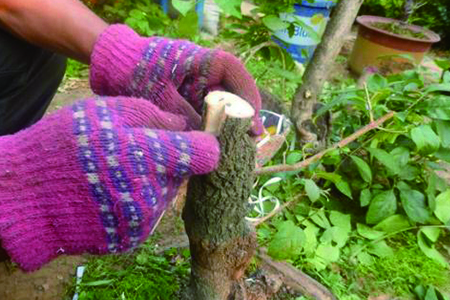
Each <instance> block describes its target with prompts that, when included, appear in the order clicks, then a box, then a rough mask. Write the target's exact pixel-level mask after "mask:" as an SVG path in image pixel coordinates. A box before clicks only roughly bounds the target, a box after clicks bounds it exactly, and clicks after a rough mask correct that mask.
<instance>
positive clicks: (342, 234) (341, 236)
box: [320, 226, 349, 248]
mask: <svg viewBox="0 0 450 300" xmlns="http://www.w3.org/2000/svg"><path fill="white" fill-rule="evenodd" d="M348 238H349V231H347V230H345V229H343V228H341V227H338V226H333V227H331V228H328V229H327V230H325V232H324V233H323V234H322V236H321V237H320V242H321V243H322V244H327V245H331V242H335V243H336V246H337V247H339V248H342V247H344V246H345V243H346V242H347V240H348Z"/></svg>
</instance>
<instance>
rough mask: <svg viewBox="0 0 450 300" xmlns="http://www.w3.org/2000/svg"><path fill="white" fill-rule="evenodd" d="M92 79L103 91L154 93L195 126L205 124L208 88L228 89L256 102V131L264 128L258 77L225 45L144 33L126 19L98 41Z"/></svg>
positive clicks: (146, 95) (138, 94)
mask: <svg viewBox="0 0 450 300" xmlns="http://www.w3.org/2000/svg"><path fill="white" fill-rule="evenodd" d="M90 81H91V86H92V89H93V90H94V92H95V93H97V94H99V95H108V96H116V95H125V96H133V97H143V98H145V99H149V100H151V101H152V102H153V103H155V104H156V105H158V106H159V107H160V108H161V109H163V110H166V111H169V112H172V113H176V114H182V115H185V116H187V117H188V119H189V120H190V122H189V123H190V124H189V125H191V127H192V128H195V129H198V128H200V125H201V118H200V115H201V111H202V108H203V99H204V97H205V96H206V94H207V93H208V92H209V91H211V90H214V89H225V90H227V91H229V92H231V93H234V94H236V95H238V96H240V97H241V98H243V99H245V100H247V101H248V102H249V103H250V104H251V105H252V106H253V107H254V108H255V110H256V117H255V119H254V126H253V128H252V132H253V134H255V135H259V134H261V133H262V124H261V121H260V119H259V118H258V113H259V110H260V108H261V97H260V95H259V92H258V89H257V87H256V85H255V81H254V80H253V78H252V77H251V75H250V74H249V73H248V72H247V71H246V69H245V67H244V66H243V64H242V63H241V62H240V61H239V60H238V59H237V58H236V57H235V56H233V55H232V54H230V53H227V52H224V51H221V50H211V49H207V48H202V47H199V46H197V45H195V44H193V43H190V42H187V41H183V40H170V39H167V38H162V37H152V38H142V37H140V36H139V35H138V34H136V33H135V32H134V31H133V30H132V29H130V28H129V27H127V26H125V25H112V26H110V27H108V28H107V29H106V30H105V31H104V32H103V33H102V34H101V35H100V37H99V39H98V40H97V42H96V45H95V47H94V51H93V54H92V57H91V69H90ZM186 100H187V102H186Z"/></svg>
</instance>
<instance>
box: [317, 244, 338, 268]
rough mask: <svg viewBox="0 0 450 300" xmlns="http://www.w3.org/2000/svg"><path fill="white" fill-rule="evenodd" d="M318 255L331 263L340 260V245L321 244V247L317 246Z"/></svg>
mask: <svg viewBox="0 0 450 300" xmlns="http://www.w3.org/2000/svg"><path fill="white" fill-rule="evenodd" d="M316 255H317V256H318V257H320V258H321V259H323V260H324V261H326V262H328V263H331V262H337V261H338V260H339V256H340V251H339V248H338V247H333V246H331V245H324V244H320V245H319V247H317V250H316Z"/></svg>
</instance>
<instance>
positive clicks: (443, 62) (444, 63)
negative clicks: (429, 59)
mask: <svg viewBox="0 0 450 300" xmlns="http://www.w3.org/2000/svg"><path fill="white" fill-rule="evenodd" d="M434 62H435V63H436V65H437V66H438V67H439V68H441V69H443V70H448V69H450V60H448V59H435V60H434Z"/></svg>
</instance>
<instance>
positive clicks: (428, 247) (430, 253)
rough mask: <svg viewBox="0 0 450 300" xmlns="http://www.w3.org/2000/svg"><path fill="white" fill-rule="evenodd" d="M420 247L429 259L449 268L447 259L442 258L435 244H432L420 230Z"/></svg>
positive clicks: (418, 236)
mask: <svg viewBox="0 0 450 300" xmlns="http://www.w3.org/2000/svg"><path fill="white" fill-rule="evenodd" d="M417 239H418V245H419V248H420V250H422V252H423V253H424V254H425V255H426V256H427V257H428V258H431V259H433V260H434V261H436V262H438V263H439V264H440V265H442V266H443V267H448V263H447V261H446V260H445V258H444V257H443V256H442V254H441V253H439V251H437V250H436V249H435V247H434V244H431V243H430V242H429V241H428V240H427V237H426V236H425V234H424V233H423V232H422V231H421V230H420V231H419V232H418V233H417Z"/></svg>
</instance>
